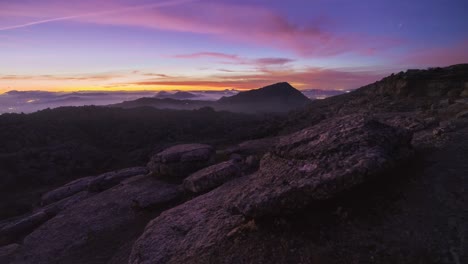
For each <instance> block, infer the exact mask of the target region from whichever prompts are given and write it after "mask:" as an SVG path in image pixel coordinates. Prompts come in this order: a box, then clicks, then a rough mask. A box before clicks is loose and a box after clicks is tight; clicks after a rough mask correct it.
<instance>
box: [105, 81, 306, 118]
mask: <svg viewBox="0 0 468 264" xmlns="http://www.w3.org/2000/svg"><path fill="white" fill-rule="evenodd" d="M191 97H192V96H191V93H188V92H178V93H175V94H170V95H168V94H167V93H163V94H161V93H159V94H158V95H157V96H156V97H153V98H140V99H137V100H133V101H126V102H123V103H119V104H114V105H111V106H113V107H121V108H134V107H142V106H151V107H155V108H160V109H176V110H195V109H199V108H202V107H212V108H213V109H215V110H221V111H222V110H225V111H232V112H241V113H281V112H288V111H291V110H293V109H297V108H300V107H303V106H305V105H306V104H307V103H309V102H310V101H311V100H310V99H309V98H307V97H306V96H305V95H304V94H303V93H301V92H300V91H299V90H297V89H296V88H294V87H292V86H291V85H290V84H289V83H286V82H282V83H276V84H273V85H269V86H266V87H263V88H259V89H254V90H250V91H246V92H240V93H238V94H236V95H233V96H229V97H222V98H221V99H219V100H217V101H206V100H205V101H203V100H188V98H191ZM179 99H186V100H179Z"/></svg>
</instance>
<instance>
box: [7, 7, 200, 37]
mask: <svg viewBox="0 0 468 264" xmlns="http://www.w3.org/2000/svg"><path fill="white" fill-rule="evenodd" d="M195 1H198V0H173V1H165V2H161V3H153V4H146V5H137V6H131V7H123V8H117V9H112V10H105V11H100V12H91V13H83V14H78V15H72V16H64V17H56V18H50V19H42V20H37V21H33V22H28V23H23V24H17V25H12V26H5V27H0V31H6V30H13V29H18V28H25V27H30V26H35V25H41V24H46V23H51V22H58V21H66V20H86V18H88V17H98V16H105V15H112V14H117V13H124V12H130V11H137V10H142V9H147V8H157V7H167V6H172V5H181V4H185V3H191V2H195Z"/></svg>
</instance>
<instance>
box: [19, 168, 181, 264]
mask: <svg viewBox="0 0 468 264" xmlns="http://www.w3.org/2000/svg"><path fill="white" fill-rule="evenodd" d="M181 194H182V193H181V191H180V189H179V188H178V187H177V186H175V185H172V184H167V183H163V182H160V181H157V180H156V179H154V178H152V177H145V178H142V179H140V180H138V181H132V182H130V183H128V184H122V185H118V186H115V187H114V188H111V189H108V190H106V191H103V192H101V193H98V194H95V195H94V196H92V197H90V198H88V199H85V200H83V201H81V202H78V203H76V204H74V205H72V206H70V207H69V208H67V209H65V210H63V211H62V212H60V213H59V214H58V215H56V216H55V217H54V218H52V219H50V220H49V221H47V222H46V223H45V224H43V225H42V226H40V227H39V228H37V229H36V230H34V232H32V233H31V234H29V235H28V236H26V237H25V239H24V242H23V245H22V247H21V249H20V250H19V251H18V252H17V253H16V254H15V255H14V258H13V261H12V263H21V264H27V263H35V264H41V263H106V262H107V260H109V259H111V258H112V256H113V255H114V254H115V253H116V251H117V250H118V249H119V248H121V246H123V245H124V244H125V243H127V242H128V241H132V240H133V239H135V238H137V237H138V235H139V234H140V233H141V231H142V228H143V227H144V226H145V224H146V223H147V221H149V220H150V219H151V218H153V217H154V216H155V214H158V213H159V212H160V211H161V210H164V209H165V207H166V206H169V205H171V204H172V203H175V202H176V201H177V200H178V199H179V197H180V195H181ZM140 204H143V205H144V207H151V208H152V209H153V210H152V211H147V210H145V208H142V207H141V206H140Z"/></svg>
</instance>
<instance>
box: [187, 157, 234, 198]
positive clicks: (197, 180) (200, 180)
mask: <svg viewBox="0 0 468 264" xmlns="http://www.w3.org/2000/svg"><path fill="white" fill-rule="evenodd" d="M240 175H241V167H240V165H239V164H238V163H236V162H234V161H225V162H222V163H219V164H216V165H213V166H210V167H207V168H204V169H202V170H200V171H197V172H195V173H194V174H192V175H190V176H189V177H187V178H186V179H185V180H184V182H183V186H184V188H185V189H186V190H187V191H190V192H193V193H203V192H206V191H209V190H212V189H214V188H216V187H218V186H219V185H221V184H223V183H225V182H227V181H229V180H232V179H234V178H236V177H239V176H240Z"/></svg>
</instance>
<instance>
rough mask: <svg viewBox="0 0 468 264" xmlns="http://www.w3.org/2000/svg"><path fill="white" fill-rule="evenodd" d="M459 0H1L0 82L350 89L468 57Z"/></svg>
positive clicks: (118, 87) (6, 86)
mask: <svg viewBox="0 0 468 264" xmlns="http://www.w3.org/2000/svg"><path fill="white" fill-rule="evenodd" d="M467 13H468V1H466V0H424V1H422V0H412V1H408V0H404V1H399V0H393V1H384V0H360V1H351V0H288V1H284V0H249V1H247V0H105V1H104V0H101V1H100V0H80V1H65V0H0V93H4V92H7V91H10V90H18V91H26V90H41V91H88V90H97V91H143V90H155V91H157V90H224V89H238V90H243V89H252V88H258V87H262V86H265V85H268V84H272V83H275V82H282V81H287V82H289V83H291V84H292V85H293V86H295V87H296V88H299V89H353V88H358V87H360V86H362V85H365V84H368V83H372V82H374V81H377V80H379V79H381V78H382V77H385V76H386V75H388V74H390V73H392V72H398V71H401V70H405V69H409V68H427V67H433V66H448V65H452V64H458V63H467V62H468V19H467V15H466V14H467Z"/></svg>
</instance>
